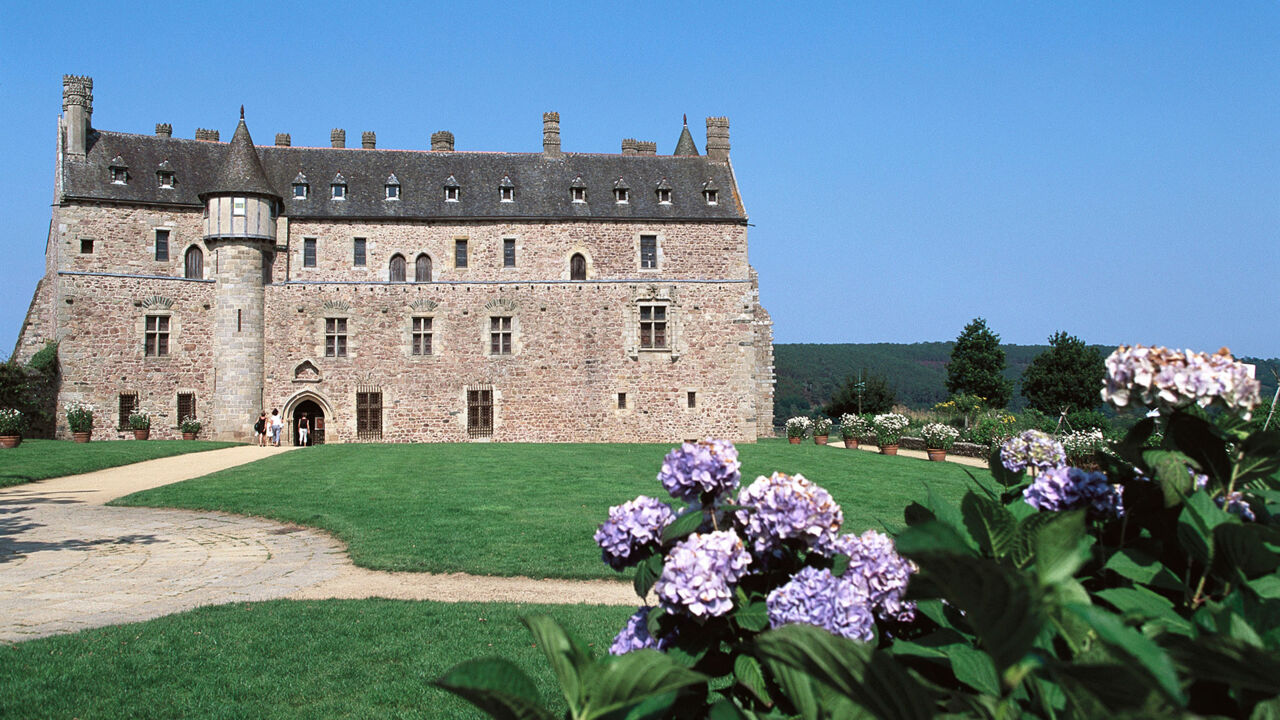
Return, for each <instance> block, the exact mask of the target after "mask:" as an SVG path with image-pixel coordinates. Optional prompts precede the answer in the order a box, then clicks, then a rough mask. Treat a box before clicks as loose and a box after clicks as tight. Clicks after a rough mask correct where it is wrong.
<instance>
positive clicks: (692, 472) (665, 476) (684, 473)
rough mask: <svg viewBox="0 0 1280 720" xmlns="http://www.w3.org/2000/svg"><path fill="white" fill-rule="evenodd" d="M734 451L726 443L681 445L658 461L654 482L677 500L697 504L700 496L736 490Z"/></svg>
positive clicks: (703, 442) (729, 443) (736, 466)
mask: <svg viewBox="0 0 1280 720" xmlns="http://www.w3.org/2000/svg"><path fill="white" fill-rule="evenodd" d="M741 466H742V464H741V463H739V462H738V449H737V448H735V447H734V446H733V443H731V442H729V441H727V440H703V441H701V442H696V443H684V444H683V445H681V446H680V447H678V448H676V449H674V450H672V451H671V452H669V453H667V456H666V457H665V458H663V460H662V472H660V473H658V481H659V482H661V483H662V487H664V488H666V490H667V492H669V493H671V497H674V498H679V499H681V500H688V501H694V500H698V499H699V498H700V497H701V496H703V495H704V494H706V495H711V496H713V497H718V496H719V495H721V494H722V493H726V492H731V491H732V490H734V489H735V488H737V487H738V480H739V479H740V478H741V477H742V476H741V473H739V472H738V468H740V467H741Z"/></svg>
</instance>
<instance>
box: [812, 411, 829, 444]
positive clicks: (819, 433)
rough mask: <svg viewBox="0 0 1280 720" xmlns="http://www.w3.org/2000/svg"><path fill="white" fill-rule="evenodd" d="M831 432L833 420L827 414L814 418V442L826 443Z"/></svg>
mask: <svg viewBox="0 0 1280 720" xmlns="http://www.w3.org/2000/svg"><path fill="white" fill-rule="evenodd" d="M830 434H831V420H830V419H829V418H827V417H826V416H825V415H819V416H818V417H816V418H814V420H813V444H814V445H826V444H827V437H828V436H829V435H830Z"/></svg>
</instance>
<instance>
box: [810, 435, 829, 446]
mask: <svg viewBox="0 0 1280 720" xmlns="http://www.w3.org/2000/svg"><path fill="white" fill-rule="evenodd" d="M813 444H814V445H826V444H827V436H826V435H814V436H813Z"/></svg>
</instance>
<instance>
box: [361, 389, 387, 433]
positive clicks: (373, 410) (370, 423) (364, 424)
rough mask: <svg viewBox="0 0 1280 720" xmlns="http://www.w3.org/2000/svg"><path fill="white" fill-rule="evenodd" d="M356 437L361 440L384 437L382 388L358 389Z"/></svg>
mask: <svg viewBox="0 0 1280 720" xmlns="http://www.w3.org/2000/svg"><path fill="white" fill-rule="evenodd" d="M356 437H357V438H358V439H360V440H381V439H382V389H381V388H376V389H375V388H360V389H359V390H357V391H356Z"/></svg>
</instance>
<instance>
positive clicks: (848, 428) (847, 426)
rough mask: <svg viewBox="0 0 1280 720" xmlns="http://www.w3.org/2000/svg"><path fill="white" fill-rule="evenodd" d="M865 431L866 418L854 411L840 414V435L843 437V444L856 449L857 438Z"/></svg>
mask: <svg viewBox="0 0 1280 720" xmlns="http://www.w3.org/2000/svg"><path fill="white" fill-rule="evenodd" d="M866 432H867V419H866V418H864V417H862V416H861V415H855V414H854V413H845V414H843V415H841V416H840V437H842V438H844V446H845V447H846V448H848V449H850V450H857V449H858V440H859V439H860V438H861V437H862V436H863V435H864V434H866Z"/></svg>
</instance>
